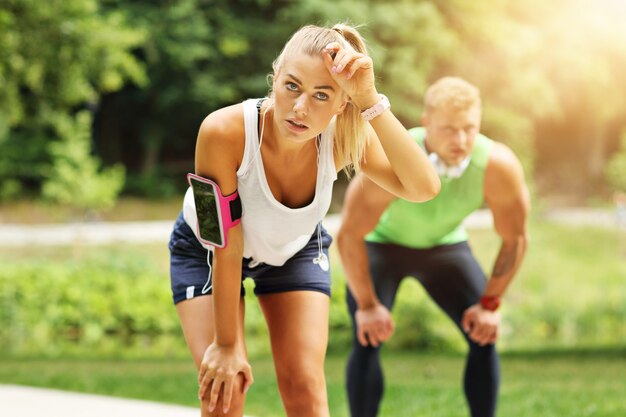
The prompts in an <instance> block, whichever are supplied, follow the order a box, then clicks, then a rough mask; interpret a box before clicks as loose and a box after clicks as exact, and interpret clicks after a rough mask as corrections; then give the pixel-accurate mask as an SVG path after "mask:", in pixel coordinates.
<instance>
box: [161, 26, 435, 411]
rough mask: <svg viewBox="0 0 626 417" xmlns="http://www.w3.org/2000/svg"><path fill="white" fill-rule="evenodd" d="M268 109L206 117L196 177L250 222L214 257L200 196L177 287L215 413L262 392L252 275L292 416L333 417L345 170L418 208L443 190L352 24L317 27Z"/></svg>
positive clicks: (175, 239)
mask: <svg viewBox="0 0 626 417" xmlns="http://www.w3.org/2000/svg"><path fill="white" fill-rule="evenodd" d="M271 82H272V85H271V91H270V94H269V98H267V99H260V100H258V99H252V100H247V101H245V102H243V103H241V104H237V105H234V106H230V107H226V108H223V109H219V110H217V111H215V112H213V113H212V114H210V115H209V116H207V118H206V119H205V120H204V121H203V123H202V125H201V127H200V131H199V134H198V139H197V145H196V157H195V163H196V174H197V175H200V176H202V177H205V178H210V179H211V180H213V181H214V182H215V183H217V184H218V185H219V187H220V189H221V191H222V194H223V195H230V194H233V193H235V192H238V193H239V196H240V198H241V203H242V206H243V216H242V219H241V223H240V224H239V225H237V226H235V227H232V228H231V229H230V230H229V231H228V232H227V236H226V238H227V242H228V244H227V246H226V247H224V248H212V247H209V248H208V252H207V249H206V248H205V247H203V246H202V245H201V244H200V242H199V241H198V239H197V237H196V236H195V233H196V224H197V214H196V208H195V205H194V198H193V193H192V192H191V191H188V192H187V195H186V196H185V202H184V204H183V212H182V213H181V215H180V216H179V218H178V220H177V221H176V224H175V226H174V231H173V232H172V237H171V241H170V251H171V278H172V291H173V296H174V302H175V303H176V310H177V312H178V315H179V317H180V320H181V323H182V328H183V333H184V335H185V339H186V341H187V344H188V346H189V348H190V350H191V353H192V356H193V359H194V361H195V363H196V366H197V367H198V371H199V372H198V383H199V398H200V400H201V402H202V404H201V409H202V416H221V415H227V416H242V415H243V409H244V401H245V393H246V391H247V389H248V387H249V386H250V384H251V383H252V380H253V379H252V371H251V367H250V365H249V363H248V360H247V355H246V348H245V343H244V335H243V318H244V302H243V298H242V294H243V287H242V285H241V281H242V278H244V277H252V278H253V279H254V281H255V290H254V291H255V294H257V295H258V296H259V303H260V305H261V309H262V310H263V314H264V316H265V320H266V322H267V325H268V328H269V334H270V338H271V346H272V352H273V356H274V363H275V369H276V373H277V379H278V387H279V390H280V395H281V398H282V401H283V404H284V407H285V410H286V413H287V415H288V416H293V417H295V416H297V417H309V416H310V417H313V416H315V417H320V416H322V417H323V416H328V415H329V412H328V403H327V397H326V383H325V379H324V367H323V365H324V357H325V353H326V346H327V341H328V311H329V295H330V287H331V285H330V270H329V267H328V258H327V256H328V247H329V245H330V243H331V238H330V236H329V235H328V234H327V233H326V231H325V230H324V228H323V227H322V226H321V221H322V219H323V218H324V216H325V214H326V212H327V210H328V208H329V205H330V200H331V194H332V186H333V182H334V180H335V179H336V178H337V172H338V171H339V170H341V169H346V168H352V169H353V170H355V171H357V172H358V171H362V172H363V173H364V174H365V175H367V176H368V177H369V178H371V179H372V180H373V181H375V182H376V183H377V184H379V185H380V186H381V187H383V188H385V189H386V190H388V191H390V192H391V193H393V194H394V195H397V196H399V197H401V198H404V199H407V200H411V201H425V200H429V199H431V198H433V197H434V196H435V195H436V194H437V192H438V191H439V187H440V183H439V179H438V176H437V174H436V172H435V170H434V169H433V167H432V165H431V164H430V162H429V161H428V159H427V157H426V155H425V153H424V152H423V151H422V150H421V149H420V148H419V146H418V145H417V144H416V143H415V142H414V141H413V140H412V139H411V137H410V136H409V134H408V133H407V131H406V129H405V128H404V127H403V126H402V125H401V124H400V122H399V121H398V120H397V119H396V118H395V116H394V115H393V114H392V112H391V111H390V108H389V107H390V106H389V102H388V101H387V99H386V98H385V97H384V96H382V95H379V94H378V92H377V91H376V87H375V82H374V72H373V64H372V59H371V58H370V57H369V56H368V55H367V52H366V48H365V44H364V41H363V39H362V38H361V36H360V35H359V33H358V32H357V31H356V30H355V29H354V28H352V27H349V26H346V25H335V26H334V27H332V28H323V27H316V26H306V27H303V28H301V29H300V30H299V31H297V32H296V33H295V34H294V35H293V36H292V38H291V39H290V40H289V41H288V42H287V44H286V45H285V47H284V49H283V50H282V52H281V53H280V55H279V56H278V58H277V59H276V60H275V61H274V63H273V74H272V77H271Z"/></svg>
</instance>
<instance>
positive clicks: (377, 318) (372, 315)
mask: <svg viewBox="0 0 626 417" xmlns="http://www.w3.org/2000/svg"><path fill="white" fill-rule="evenodd" d="M355 320H356V327H357V333H356V334H357V338H358V339H359V343H360V344H361V345H363V346H367V345H371V346H373V347H378V345H380V344H381V343H382V342H385V341H387V340H388V339H389V338H390V337H391V336H392V335H393V331H394V330H395V324H394V322H393V317H391V313H389V310H388V309H387V307H385V306H384V305H382V304H376V305H374V306H373V307H370V308H365V309H361V308H360V309H357V311H356V314H355Z"/></svg>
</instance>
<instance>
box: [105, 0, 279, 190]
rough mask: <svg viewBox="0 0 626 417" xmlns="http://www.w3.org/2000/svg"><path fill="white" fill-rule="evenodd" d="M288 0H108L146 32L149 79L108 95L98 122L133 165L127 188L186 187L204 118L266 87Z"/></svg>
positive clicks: (108, 147)
mask: <svg viewBox="0 0 626 417" xmlns="http://www.w3.org/2000/svg"><path fill="white" fill-rule="evenodd" d="M282 3H283V2H281V1H225V0H211V1H209V0H181V1H176V2H170V1H158V2H155V1H148V0H142V1H134V2H127V1H122V0H103V4H104V6H105V9H106V10H111V11H117V12H120V13H124V14H125V15H126V16H128V20H130V21H132V22H133V24H134V25H135V27H137V28H140V29H141V30H142V31H143V32H145V33H146V38H145V40H144V42H143V43H142V44H141V45H139V46H138V48H137V50H136V52H135V55H136V57H137V58H138V59H139V60H141V62H142V63H144V64H145V67H146V70H147V77H148V79H149V83H148V84H147V85H146V86H145V87H142V88H136V87H132V86H129V87H127V88H125V89H124V90H122V91H119V92H116V93H114V94H109V95H106V96H104V97H103V101H102V104H101V106H100V108H99V111H98V113H97V116H96V122H95V129H94V130H95V139H96V143H97V144H98V149H99V150H100V152H101V155H102V157H103V159H104V160H105V161H107V162H109V163H113V162H117V161H123V162H124V163H125V165H126V167H127V168H128V173H129V175H130V176H131V178H132V179H131V182H130V183H129V184H128V187H127V188H126V191H127V192H129V193H134V194H137V195H144V196H146V195H147V196H154V195H155V194H158V193H160V188H157V190H155V189H154V188H153V187H155V186H157V187H158V184H159V183H163V182H166V183H167V188H166V191H167V192H171V191H172V188H174V190H176V189H180V188H182V187H184V186H185V185H186V183H185V181H184V177H183V174H184V173H185V172H189V171H193V152H194V147H195V138H196V136H197V132H198V128H199V126H200V123H201V122H202V119H203V118H204V117H205V116H206V115H207V114H208V113H210V112H211V111H213V110H216V109H217V108H220V107H223V106H226V105H231V104H233V103H236V102H239V101H242V100H243V99H245V98H248V97H262V96H264V95H265V94H266V92H267V89H268V85H267V81H266V74H267V73H269V71H270V70H271V62H272V60H273V59H274V58H275V56H276V54H277V53H278V50H279V48H280V47H281V46H282V44H280V42H284V40H285V39H286V38H287V36H288V32H289V30H290V24H289V23H288V22H285V21H280V20H277V17H276V14H277V12H278V11H279V10H280V8H281V7H282ZM168 177H169V178H168ZM177 177H178V178H183V180H180V181H177V182H173V181H172V178H177ZM168 179H169V181H168Z"/></svg>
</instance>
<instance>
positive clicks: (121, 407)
mask: <svg viewBox="0 0 626 417" xmlns="http://www.w3.org/2000/svg"><path fill="white" fill-rule="evenodd" d="M199 414H200V413H199V411H198V409H197V408H192V407H182V406H178V405H170V404H161V403H155V402H150V401H140V400H129V399H122V398H114V397H106V396H103V395H93V394H81V393H76V392H67V391H59V390H51V389H43V388H32V387H26V386H20V385H0V415H2V416H6V417H39V416H46V417H85V416H89V417H173V416H176V417H197V416H198V415H199Z"/></svg>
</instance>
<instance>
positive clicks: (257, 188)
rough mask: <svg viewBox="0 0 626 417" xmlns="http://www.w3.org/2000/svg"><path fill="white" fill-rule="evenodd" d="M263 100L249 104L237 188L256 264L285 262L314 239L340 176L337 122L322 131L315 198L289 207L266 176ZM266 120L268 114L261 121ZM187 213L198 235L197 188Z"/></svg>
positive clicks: (248, 252)
mask: <svg viewBox="0 0 626 417" xmlns="http://www.w3.org/2000/svg"><path fill="white" fill-rule="evenodd" d="M258 101H259V99H250V100H246V101H244V102H243V113H244V123H245V132H246V138H245V149H244V153H243V160H242V163H241V167H240V168H239V170H238V171H237V190H238V191H239V195H240V197H241V203H242V206H243V215H242V217H241V227H242V230H243V239H244V247H243V256H244V258H252V259H253V261H254V262H255V263H257V262H263V263H265V264H268V265H275V266H281V265H283V264H284V263H285V262H287V260H288V259H289V258H291V257H292V256H293V255H295V254H296V253H297V252H298V251H299V250H300V249H302V248H303V247H304V246H305V245H306V244H307V243H308V241H309V239H311V235H312V234H313V233H314V232H315V230H316V227H317V225H318V223H320V222H321V221H322V219H323V218H324V216H325V215H326V213H327V212H328V208H329V207H330V201H331V198H332V189H333V183H334V181H335V180H336V179H337V170H336V169H335V161H334V157H333V137H334V133H335V120H334V118H333V121H332V122H331V124H330V125H329V126H328V127H327V128H326V130H324V132H322V135H321V140H320V143H319V147H318V153H319V154H318V166H317V180H316V184H315V197H314V198H313V201H312V202H311V203H310V204H309V205H307V206H305V207H300V208H295V209H294V208H289V207H287V206H284V205H283V204H281V203H280V202H279V201H277V200H276V199H275V198H274V196H273V195H272V191H271V190H270V187H269V185H268V183H267V179H266V177H265V169H264V167H263V158H262V157H261V149H260V147H261V145H262V143H260V142H259V134H258V132H259V126H258V113H257V107H256V105H257V103H258ZM262 120H263V115H261V123H262ZM183 216H184V218H185V221H186V222H187V224H188V225H189V226H190V227H191V230H193V231H194V233H196V224H197V222H198V220H197V216H196V209H195V204H194V200H193V194H192V193H191V189H188V190H187V193H186V194H185V200H184V203H183Z"/></svg>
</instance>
